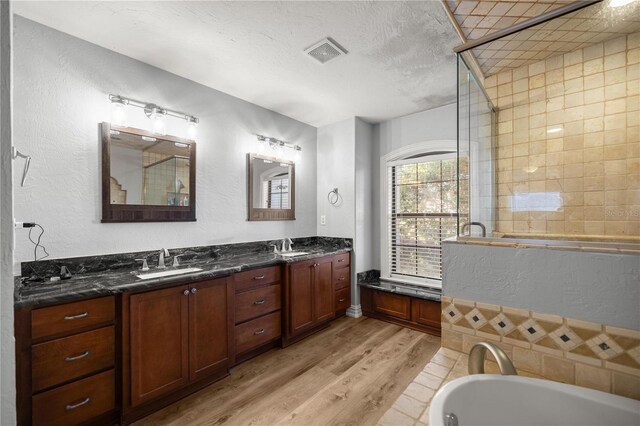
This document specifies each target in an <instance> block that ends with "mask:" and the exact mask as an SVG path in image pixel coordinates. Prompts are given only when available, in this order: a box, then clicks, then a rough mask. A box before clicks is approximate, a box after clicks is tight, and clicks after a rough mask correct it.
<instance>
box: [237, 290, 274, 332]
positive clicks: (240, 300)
mask: <svg viewBox="0 0 640 426" xmlns="http://www.w3.org/2000/svg"><path fill="white" fill-rule="evenodd" d="M281 303H282V302H281V297H280V285H279V284H278V285H270V286H268V287H261V288H257V289H255V290H249V291H245V292H243V293H240V294H238V295H236V300H235V305H236V308H235V310H236V319H235V321H236V324H237V323H240V322H244V321H247V320H250V319H253V318H257V317H259V316H260V315H264V314H266V313H269V312H273V311H276V310H278V309H280V306H281Z"/></svg>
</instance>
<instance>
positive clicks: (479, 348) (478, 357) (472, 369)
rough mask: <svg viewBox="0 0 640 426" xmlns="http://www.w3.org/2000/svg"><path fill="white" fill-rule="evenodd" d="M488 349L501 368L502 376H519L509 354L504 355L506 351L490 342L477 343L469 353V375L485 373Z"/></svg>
mask: <svg viewBox="0 0 640 426" xmlns="http://www.w3.org/2000/svg"><path fill="white" fill-rule="evenodd" d="M487 349H488V350H489V352H491V354H492V355H493V357H494V358H495V359H496V362H497V363H498V368H500V374H502V375H503V376H507V375H516V376H517V375H518V372H517V371H516V368H515V367H514V366H513V363H512V362H511V360H510V359H509V357H508V356H507V354H506V353H504V351H503V350H502V349H500V348H499V347H498V346H497V345H495V344H493V343H489V342H480V343H476V344H475V345H473V347H472V348H471V352H469V364H468V368H469V374H483V373H484V357H485V355H486V353H487Z"/></svg>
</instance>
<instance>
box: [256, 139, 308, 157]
mask: <svg viewBox="0 0 640 426" xmlns="http://www.w3.org/2000/svg"><path fill="white" fill-rule="evenodd" d="M256 137H257V138H258V143H259V144H260V150H261V151H264V150H265V149H266V148H270V149H271V150H273V151H276V153H277V156H279V157H289V156H290V155H288V153H291V154H293V155H292V156H293V157H295V159H296V160H298V159H299V158H300V153H301V152H302V147H301V146H300V145H294V144H291V143H288V142H285V141H281V140H279V139H276V138H270V137H267V136H263V135H256ZM285 149H287V150H289V149H290V150H291V151H288V152H286V151H285Z"/></svg>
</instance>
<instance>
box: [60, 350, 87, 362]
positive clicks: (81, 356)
mask: <svg viewBox="0 0 640 426" xmlns="http://www.w3.org/2000/svg"><path fill="white" fill-rule="evenodd" d="M88 356H89V351H85V352H83V353H81V354H80V355H76V356H68V357H65V359H64V360H65V361H67V362H71V361H77V360H79V359H82V358H86V357H88Z"/></svg>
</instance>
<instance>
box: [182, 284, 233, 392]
mask: <svg viewBox="0 0 640 426" xmlns="http://www.w3.org/2000/svg"><path fill="white" fill-rule="evenodd" d="M231 297H232V296H231V286H230V285H229V280H228V278H218V279H215V280H211V281H202V282H198V283H195V284H190V285H189V297H188V299H189V378H190V380H192V381H194V380H198V379H201V378H203V377H206V376H208V375H209V374H213V373H215V372H217V371H220V369H223V368H227V366H228V363H229V328H230V327H229V324H228V321H229V318H231V315H230V312H229V310H230V309H231V307H232V299H231Z"/></svg>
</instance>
